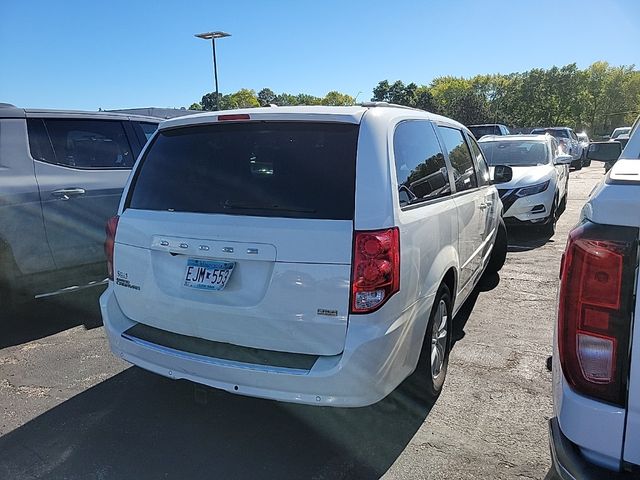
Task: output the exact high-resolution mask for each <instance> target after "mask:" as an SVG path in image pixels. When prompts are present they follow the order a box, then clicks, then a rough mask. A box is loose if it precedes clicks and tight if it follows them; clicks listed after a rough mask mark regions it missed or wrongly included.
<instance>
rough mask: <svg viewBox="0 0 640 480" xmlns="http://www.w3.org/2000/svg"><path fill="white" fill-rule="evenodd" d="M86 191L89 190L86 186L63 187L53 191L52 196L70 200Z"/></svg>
mask: <svg viewBox="0 0 640 480" xmlns="http://www.w3.org/2000/svg"><path fill="white" fill-rule="evenodd" d="M85 193H87V192H86V190H85V189H84V188H63V189H60V190H55V191H53V192H51V196H52V197H55V198H59V199H61V200H69V199H70V198H71V197H78V196H80V195H84V194H85Z"/></svg>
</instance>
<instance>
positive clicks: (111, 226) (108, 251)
mask: <svg viewBox="0 0 640 480" xmlns="http://www.w3.org/2000/svg"><path fill="white" fill-rule="evenodd" d="M119 219H120V217H119V216H118V215H116V216H115V217H111V218H110V219H109V220H107V225H106V227H105V232H106V233H107V238H105V240H104V254H105V255H106V256H107V272H108V274H109V280H113V248H114V245H115V243H116V230H117V229H118V220H119Z"/></svg>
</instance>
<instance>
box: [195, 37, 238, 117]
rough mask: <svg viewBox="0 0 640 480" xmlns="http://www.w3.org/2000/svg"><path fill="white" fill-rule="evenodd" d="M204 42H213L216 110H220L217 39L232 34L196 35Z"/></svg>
mask: <svg viewBox="0 0 640 480" xmlns="http://www.w3.org/2000/svg"><path fill="white" fill-rule="evenodd" d="M195 36H196V37H198V38H202V39H203V40H211V48H212V49H213V79H214V83H215V87H216V110H220V98H219V97H220V93H219V92H218V62H217V59H216V38H224V37H230V36H231V34H229V33H226V32H206V33H197V34H196V35H195Z"/></svg>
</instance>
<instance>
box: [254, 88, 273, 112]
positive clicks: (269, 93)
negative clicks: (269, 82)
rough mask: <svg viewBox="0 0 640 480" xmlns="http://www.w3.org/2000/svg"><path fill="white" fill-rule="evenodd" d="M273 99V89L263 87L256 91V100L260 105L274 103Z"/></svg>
mask: <svg viewBox="0 0 640 480" xmlns="http://www.w3.org/2000/svg"><path fill="white" fill-rule="evenodd" d="M275 100H276V94H275V93H273V90H271V89H270V88H263V89H262V90H260V91H259V92H258V102H259V103H260V106H262V107H265V106H267V105H271V104H272V103H275Z"/></svg>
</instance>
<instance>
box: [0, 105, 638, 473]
mask: <svg viewBox="0 0 640 480" xmlns="http://www.w3.org/2000/svg"><path fill="white" fill-rule="evenodd" d="M476 127H481V128H478V129H476V130H474V131H473V133H472V130H470V129H467V128H466V127H464V126H463V125H461V124H460V123H458V122H455V121H453V120H451V119H448V118H445V117H442V116H438V115H433V114H430V113H427V112H423V111H420V110H416V109H411V108H404V107H398V106H391V105H389V104H386V103H384V102H378V103H367V104H363V105H362V106H354V107H282V108H280V107H265V108H258V109H246V110H235V111H224V112H214V113H207V114H201V115H193V116H189V117H179V118H174V119H171V120H167V121H164V122H162V123H161V124H160V125H158V119H155V118H152V117H137V116H131V115H118V114H107V113H87V112H61V111H44V110H24V109H18V108H15V107H13V106H9V105H0V169H2V171H3V175H2V176H0V218H2V222H0V306H1V307H2V308H3V310H4V311H5V312H6V311H7V309H8V308H9V307H10V306H11V305H13V304H14V303H15V301H17V300H19V299H20V297H33V296H36V297H38V296H44V295H49V294H50V293H53V292H54V291H55V290H59V289H61V288H65V287H76V288H77V287H79V286H82V285H86V284H95V282H96V281H99V280H101V279H102V278H103V277H104V276H107V277H108V279H109V282H108V287H107V289H106V291H105V292H104V294H103V295H102V296H101V298H100V308H101V313H102V317H103V321H104V326H105V331H106V333H107V337H108V340H109V343H110V346H111V349H112V351H113V352H114V354H115V355H117V356H118V357H120V358H123V359H125V360H127V361H129V362H130V363H132V364H135V365H138V366H140V367H142V368H144V369H147V370H150V371H152V372H155V373H157V374H160V375H164V376H166V377H169V378H172V379H188V380H191V381H194V382H196V383H201V384H205V385H209V386H213V387H215V388H219V389H223V390H227V391H229V392H231V393H236V394H241V395H249V396H254V397H262V398H269V399H276V400H281V401H288V402H295V403H304V404H309V405H322V406H348V407H356V406H364V405H369V404H372V403H375V402H377V401H379V400H381V399H382V398H384V397H385V396H386V395H387V394H389V393H390V392H391V391H393V390H394V389H395V388H396V387H397V386H398V385H399V384H400V383H401V382H403V381H404V380H405V379H406V378H407V377H408V376H409V375H411V374H412V373H413V372H416V375H414V376H413V377H412V378H415V379H416V381H417V385H418V387H419V391H420V392H421V394H423V395H425V396H427V397H429V398H431V399H435V398H437V396H438V395H439V394H440V392H441V390H442V388H443V384H444V381H445V377H446V374H447V366H448V356H449V351H450V348H451V345H452V331H453V326H452V321H453V318H454V316H455V315H456V313H457V312H458V311H459V310H460V309H461V307H462V306H463V305H464V303H465V301H466V300H467V299H468V298H469V296H470V294H471V292H472V291H473V290H474V288H475V287H476V286H477V285H478V283H479V282H480V279H481V278H482V277H483V276H485V275H490V274H495V273H497V272H498V271H500V269H501V268H502V266H503V264H504V262H505V258H506V253H507V229H506V226H507V224H511V225H521V224H526V225H531V226H534V227H537V228H540V229H541V230H542V231H543V232H544V233H545V234H546V235H552V234H553V233H554V231H555V224H556V221H557V218H558V216H559V215H560V214H561V213H562V211H563V210H564V208H565V206H566V202H567V194H568V178H569V165H574V164H575V165H576V168H578V166H577V164H576V163H575V162H577V161H578V160H579V161H580V162H583V161H584V160H588V161H590V160H599V161H605V162H606V161H615V160H616V159H617V158H618V156H619V155H620V150H621V143H620V142H618V141H610V142H596V143H589V144H588V147H587V148H586V153H585V146H586V145H587V142H588V138H587V139H585V138H584V136H583V138H582V142H580V141H579V140H580V139H579V138H578V136H577V135H576V134H575V133H574V132H573V130H571V129H568V128H565V127H555V128H544V129H536V130H540V131H536V133H534V134H528V135H511V134H510V132H509V131H508V129H506V127H505V128H504V129H503V128H501V127H503V126H500V125H498V124H492V125H481V126H476ZM482 129H485V130H482ZM638 130H639V128H638V121H636V123H635V124H634V126H633V127H632V128H631V132H630V138H629V141H628V144H627V145H626V147H625V149H624V152H623V154H622V160H620V161H619V162H617V163H616V164H615V165H614V166H613V168H612V170H611V171H610V172H609V173H608V174H607V175H606V177H605V180H604V181H603V182H602V183H601V184H600V185H599V186H598V187H597V188H596V189H595V190H594V192H592V194H591V196H590V198H589V200H588V202H587V204H586V205H585V207H584V209H583V212H582V215H581V221H580V224H579V225H578V226H577V227H576V229H574V230H573V231H572V232H571V234H570V236H569V241H568V243H567V247H566V251H565V254H564V255H563V260H562V268H561V282H560V289H559V308H558V322H557V326H556V333H555V337H554V358H556V359H557V360H558V361H555V362H554V363H553V370H554V372H553V378H554V413H555V416H554V418H552V419H551V421H550V442H551V452H552V458H553V463H554V467H555V469H556V470H557V472H558V473H559V474H560V476H561V477H562V478H603V477H604V476H607V475H609V474H610V472H611V471H618V472H620V471H623V472H627V473H628V474H629V475H633V474H634V472H635V473H638V471H639V470H638V469H639V468H640V380H638V374H637V370H638V369H640V350H639V349H632V346H633V339H634V338H638V337H639V336H640V326H637V325H635V324H634V322H633V318H634V312H635V311H636V309H637V308H640V305H636V296H637V292H636V290H637V286H636V285H637V284H638V281H637V280H638V279H637V278H636V277H637V275H638V273H637V272H638V255H637V251H638V245H639V242H640V220H638V218H637V214H636V213H635V212H637V211H638V208H637V207H638V206H637V205H636V204H635V203H636V201H635V198H636V197H637V195H636V194H635V190H630V189H635V188H636V187H637V186H639V185H640V180H638V179H640V167H638V165H640V163H639V162H638V160H639V159H640V133H639V131H638ZM484 131H487V132H489V131H491V132H492V133H490V134H485V133H483V132H484ZM474 136H475V137H476V138H477V137H478V136H479V137H480V138H479V141H476V138H474ZM579 168H582V163H580V166H579ZM114 213H115V216H112V215H113V214H114ZM104 224H106V234H107V237H106V240H104V234H103V233H102V231H103V228H104V226H103V225H104ZM105 255H106V264H105Z"/></svg>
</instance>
